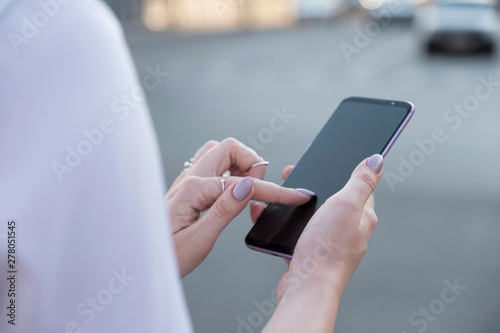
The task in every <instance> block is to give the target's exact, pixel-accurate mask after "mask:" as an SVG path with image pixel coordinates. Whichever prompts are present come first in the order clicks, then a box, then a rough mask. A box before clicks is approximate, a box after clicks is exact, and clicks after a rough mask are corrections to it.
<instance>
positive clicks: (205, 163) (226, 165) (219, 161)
mask: <svg viewBox="0 0 500 333" xmlns="http://www.w3.org/2000/svg"><path fill="white" fill-rule="evenodd" d="M262 161H263V159H262V158H261V157H260V156H259V155H258V154H257V153H256V152H255V151H254V150H253V149H251V148H249V147H247V146H245V145H244V144H243V143H241V142H239V141H238V140H236V139H234V138H227V139H224V140H222V141H221V142H220V143H219V144H218V145H216V146H214V147H212V149H210V150H209V151H207V152H206V153H205V154H204V155H203V156H201V157H200V159H199V160H198V161H197V163H196V164H194V165H193V166H192V167H191V174H193V175H196V176H200V177H213V176H220V175H222V174H223V173H224V172H225V171H226V170H234V169H236V170H237V171H239V173H236V175H238V176H240V175H244V174H247V175H248V176H251V177H254V178H258V179H263V178H264V174H265V173H266V166H265V165H261V166H258V167H255V168H252V165H254V164H255V163H258V162H262Z"/></svg>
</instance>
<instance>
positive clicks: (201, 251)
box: [165, 138, 310, 277]
mask: <svg viewBox="0 0 500 333" xmlns="http://www.w3.org/2000/svg"><path fill="white" fill-rule="evenodd" d="M262 161H263V160H262V158H261V157H259V155H257V153H256V152H255V151H254V150H252V149H250V148H248V147H246V146H245V145H243V144H242V143H241V142H239V141H237V140H236V139H232V138H229V139H225V140H223V141H221V142H217V141H209V142H207V143H205V145H204V146H203V147H202V148H200V149H199V150H198V152H197V153H196V154H195V156H194V157H193V159H192V161H191V164H192V166H190V167H188V168H187V169H185V172H183V173H182V174H181V175H180V176H179V177H177V179H176V180H175V181H174V183H173V184H172V186H171V187H170V189H169V190H168V192H167V195H166V197H165V200H166V204H167V206H168V210H169V213H170V220H171V224H172V232H173V237H174V243H175V250H176V254H177V260H178V262H179V269H180V273H181V277H184V276H186V275H187V274H189V273H190V272H191V271H192V270H193V269H195V268H196V267H197V266H198V265H199V264H200V263H201V262H202V261H203V260H204V259H205V258H206V257H207V255H208V254H209V253H210V251H211V250H212V247H213V246H214V244H215V241H216V239H217V237H218V236H219V234H220V233H221V232H222V230H223V229H224V228H225V227H226V226H227V225H228V224H229V222H231V220H232V219H234V218H235V217H236V216H237V215H238V214H239V213H240V212H241V211H242V210H243V209H244V208H245V206H246V205H247V203H248V202H249V201H250V199H253V200H257V201H263V202H279V203H282V204H287V205H301V204H304V203H306V202H307V201H309V200H310V196H309V195H306V194H303V193H301V192H300V191H297V190H294V189H288V188H284V187H281V186H278V185H276V184H273V183H269V182H266V181H263V180H262V179H263V178H264V174H265V172H266V166H265V165H259V166H256V167H252V166H253V165H254V164H255V163H258V162H262ZM226 172H227V173H228V174H230V176H228V177H222V176H223V174H224V173H226ZM243 177H244V178H243ZM222 179H224V183H221V180H222ZM223 188H224V191H223ZM204 211H206V212H205V214H203V215H202V216H201V217H200V214H201V213H202V212H204Z"/></svg>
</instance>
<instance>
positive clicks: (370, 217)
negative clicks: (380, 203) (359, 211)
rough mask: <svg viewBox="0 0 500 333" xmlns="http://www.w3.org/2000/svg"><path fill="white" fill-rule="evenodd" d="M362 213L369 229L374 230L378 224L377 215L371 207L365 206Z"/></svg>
mask: <svg viewBox="0 0 500 333" xmlns="http://www.w3.org/2000/svg"><path fill="white" fill-rule="evenodd" d="M364 213H365V218H366V222H367V224H368V225H369V226H370V229H374V228H375V227H376V226H377V224H378V217H377V214H376V213H375V210H374V209H373V207H366V206H365V209H364Z"/></svg>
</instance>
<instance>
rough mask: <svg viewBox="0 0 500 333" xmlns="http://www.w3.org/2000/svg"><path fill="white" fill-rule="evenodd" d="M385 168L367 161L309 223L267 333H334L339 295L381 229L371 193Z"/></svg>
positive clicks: (374, 158)
mask: <svg viewBox="0 0 500 333" xmlns="http://www.w3.org/2000/svg"><path fill="white" fill-rule="evenodd" d="M382 167H383V158H382V156H380V155H373V156H372V157H371V158H369V159H365V160H364V161H363V162H361V163H360V164H359V165H358V166H357V167H356V169H355V170H354V172H353V173H352V176H351V178H350V180H349V181H348V182H347V184H346V185H345V187H344V188H343V189H342V190H340V191H339V192H337V193H336V194H334V195H333V196H332V197H330V198H329V199H328V200H327V201H326V202H325V203H324V204H323V205H322V206H321V207H320V208H319V209H318V211H317V212H316V214H315V215H314V216H313V217H312V218H311V220H310V221H309V223H308V224H307V226H306V228H305V229H304V231H303V233H302V235H301V236H300V238H299V241H298V243H297V246H296V248H295V252H294V255H293V258H292V260H291V262H290V265H289V269H288V270H287V272H286V273H285V274H284V275H283V278H282V279H281V281H280V283H279V285H278V302H279V303H278V306H277V308H276V311H275V313H274V315H273V317H272V318H271V320H270V321H269V323H268V325H267V326H266V328H265V329H264V332H285V331H286V332H311V333H313V332H329V333H330V332H332V330H333V328H334V325H335V318H336V313H337V309H338V303H339V301H340V296H341V295H342V292H343V291H344V289H345V287H346V286H347V282H348V281H349V279H350V278H351V276H352V274H353V273H354V271H355V270H356V268H357V266H358V264H359V262H360V260H361V258H362V257H363V255H364V254H365V252H366V248H367V244H368V240H369V238H370V236H371V234H372V232H373V230H374V229H375V226H376V225H377V216H376V215H375V211H374V203H373V191H374V190H375V187H376V186H377V184H378V182H379V180H380V177H381V174H382V172H381V171H382ZM254 210H255V208H254Z"/></svg>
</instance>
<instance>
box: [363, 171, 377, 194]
mask: <svg viewBox="0 0 500 333" xmlns="http://www.w3.org/2000/svg"><path fill="white" fill-rule="evenodd" d="M359 179H360V180H361V181H362V182H363V183H365V184H366V185H368V187H369V189H370V190H371V192H373V191H375V187H377V180H376V179H375V178H374V177H373V175H371V174H369V173H368V172H363V173H361V174H360V175H359Z"/></svg>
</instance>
